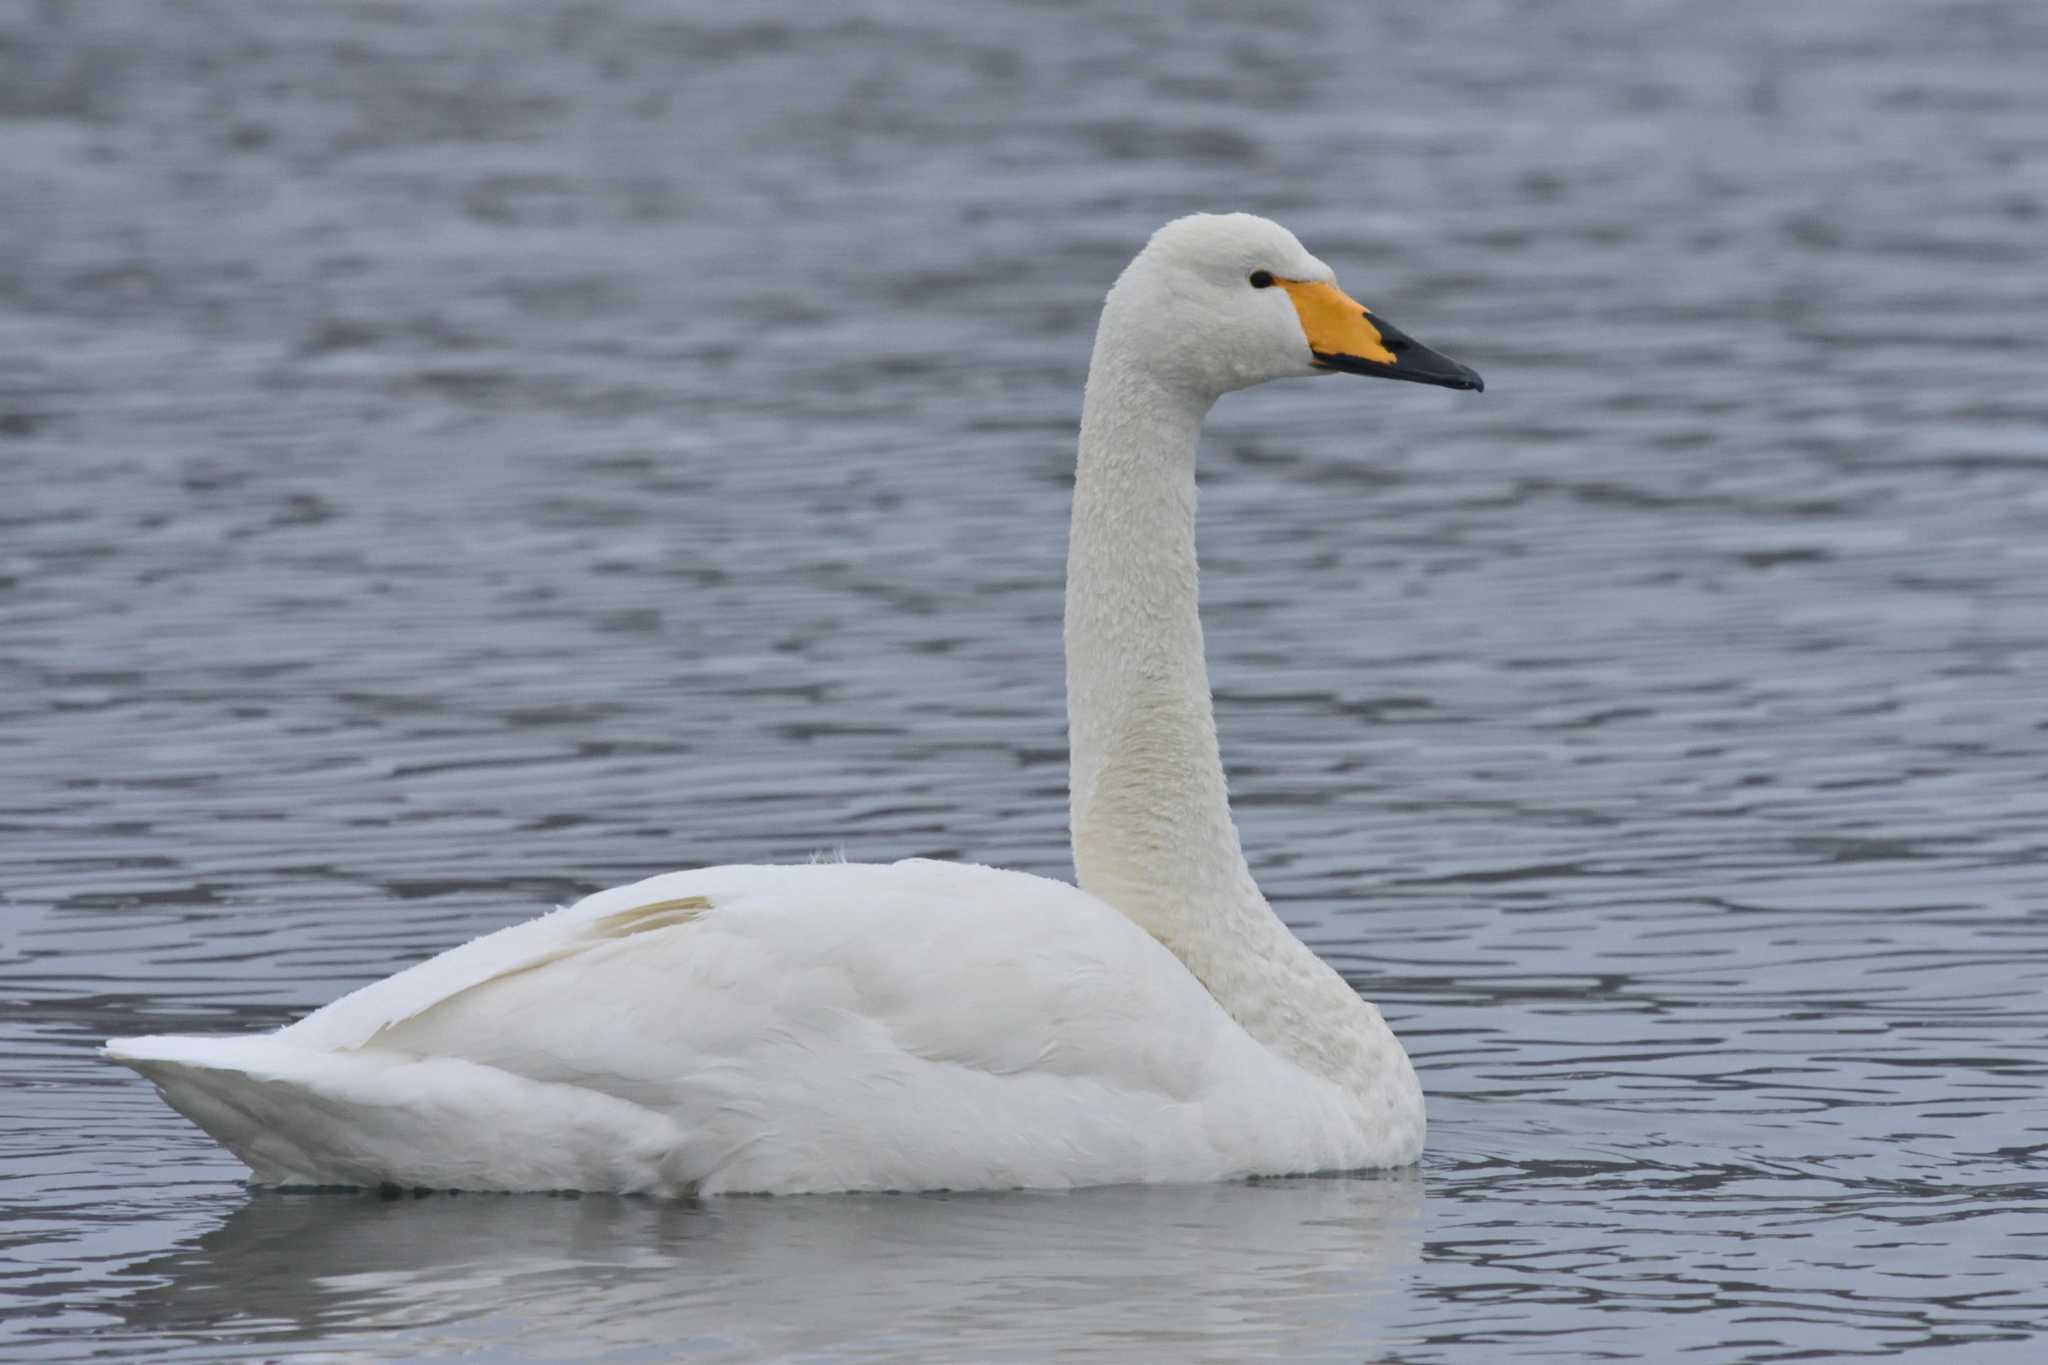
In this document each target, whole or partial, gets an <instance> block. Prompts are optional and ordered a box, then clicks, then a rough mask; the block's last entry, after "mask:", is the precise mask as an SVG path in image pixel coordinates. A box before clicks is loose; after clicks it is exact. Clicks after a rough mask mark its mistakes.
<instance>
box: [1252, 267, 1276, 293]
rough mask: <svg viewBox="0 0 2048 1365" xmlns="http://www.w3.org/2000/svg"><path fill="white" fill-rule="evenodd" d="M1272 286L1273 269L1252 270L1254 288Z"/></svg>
mask: <svg viewBox="0 0 2048 1365" xmlns="http://www.w3.org/2000/svg"><path fill="white" fill-rule="evenodd" d="M1272 287H1273V272H1272V271H1270V270H1254V271H1253V272H1252V288H1254V289H1271V288H1272Z"/></svg>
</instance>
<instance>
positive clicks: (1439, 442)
mask: <svg viewBox="0 0 2048 1365" xmlns="http://www.w3.org/2000/svg"><path fill="white" fill-rule="evenodd" d="M2043 69H2048V11H2044V10H2043V9H2041V8H2040V7H2039V6H2037V5H2033V4H2029V3H2026V0H2010V3H1985V4H1971V5H1953V6H1928V5H1918V4H1909V3H1903V2H1902V0H1900V2H1896V3H1879V2H1876V0H1853V2H1852V0H1838V2H1837V3H1822V4H1808V5H1802V6H1798V7H1785V6H1769V5H1763V4H1741V3H1738V4H1732V5H1716V6H1701V5H1691V4H1683V3H1678V0H1665V2H1650V0H1646V2H1645V3H1640V4H1631V5H1627V6H1618V5H1613V4H1609V3H1604V0H1603V2H1601V3H1594V0H1585V3H1552V4H1544V5H1535V4H1520V3H1506V0H1500V2H1498V3H1487V2H1482V3H1475V4H1466V5H1458V6H1438V7H1433V8H1422V9H1417V8H1414V7H1384V6H1371V7H1367V6H1351V5H1344V4H1340V3H1334V2H1333V3H1328V4H1303V5H1294V6H1289V7H1286V8H1285V9H1282V10H1277V11H1274V12H1272V13H1260V12H1257V11H1256V10H1255V8H1254V7H1240V6H1223V5H1199V4H1188V5H1164V6H1152V7H1148V8H1147V10H1146V12H1145V13H1144V14H1142V15H1140V14H1124V15H1121V16H1117V17H1112V16H1109V15H1106V14H1101V13H1096V12H1081V11H1071V10H1066V9H1061V8H1057V7H1047V6H1036V5H1013V6H995V7H989V6H975V7H951V8H944V9H942V8H938V7H930V8H925V7H916V6H906V5H898V4H891V3H873V4H856V5H838V6H832V7H829V8H826V7H812V6H799V5H795V4H790V5H786V6H767V7H763V6H754V7H750V8H749V9H748V10H747V12H746V14H745V16H744V17H739V16H738V15H737V12H732V13H728V12H727V11H724V10H710V9H703V10H698V9H691V8H688V7H683V6H671V5H666V4H655V3H636V4H626V5H613V6H605V7H591V8H566V7H557V6H540V5H513V6H506V5H490V6H473V5H466V4H431V5H429V4H410V3H396V4H393V3H384V4H367V3H366V4H353V3H337V4H331V5H324V6H319V7H307V6H288V7H268V6H261V5H256V4H238V5H229V4H182V5H163V6H140V5H136V6H127V5H92V6H84V5H80V6H65V5H60V4H26V3H11V4H5V5H0V203H4V204H5V206H6V209H5V218H4V223H5V231H4V233H0V1011H4V1013H0V1039H4V1041H0V1086H4V1088H5V1091H4V1104H0V1108H4V1111H5V1113H6V1119H5V1121H4V1122H0V1169H4V1170H5V1171H6V1173H7V1177H8V1179H7V1181H6V1184H5V1186H4V1188H0V1324H4V1325H0V1354H5V1355H7V1356H9V1357H10V1358H37V1359H63V1358H77V1357H85V1356H91V1355H96V1354H97V1355H104V1356H114V1357H123V1356H131V1355H135V1354H140V1353H149V1354H152V1355H154V1356H156V1357H158V1358H164V1359H180V1358H184V1359H192V1360H219V1359H223V1358H232V1357H237V1356H248V1357H271V1356H278V1355H291V1354H295V1353H298V1352H313V1353H318V1352H330V1353H340V1354H343V1355H349V1356H370V1357H376V1356H391V1357H412V1356H422V1355H436V1354H442V1353H450V1352H455V1351H462V1350H467V1351H475V1352H479V1353H481V1354H482V1355H484V1356H486V1357H504V1358H514V1357H520V1356H530V1357H534V1358H561V1357H565V1356H579V1355H580V1356H605V1357H607V1358H616V1359H621V1360H631V1359H651V1360H667V1359H673V1358H686V1359H688V1358H702V1359H712V1360H717V1359H735V1360H737V1359H752V1358H760V1357H778V1356H786V1357H796V1358H805V1359H904V1360H914V1359H929V1358H934V1357H935V1356H946V1355H954V1356H958V1355H971V1356H974V1357H976V1358H990V1359H994V1358H1006V1359H1038V1358H1044V1357H1047V1356H1049V1355H1050V1354H1052V1353H1053V1351H1054V1350H1055V1349H1058V1350H1062V1351H1065V1352H1068V1353H1070V1354H1072V1355H1073V1356H1074V1357H1076V1358H1087V1357H1095V1358H1117V1357H1123V1358H1154V1359H1166V1358H1172V1359H1210V1360H1240V1359H1244V1358H1247V1357H1248V1356H1251V1355H1254V1354H1257V1353H1258V1352H1260V1351H1265V1352H1268V1353H1270V1354H1272V1355H1275V1356H1280V1357H1288V1358H1300V1359H1332V1360H1356V1359H1360V1358H1373V1359H1384V1360H1400V1361H1466V1360H1473V1359H1487V1360H1505V1359H1530V1360H1537V1359H1560V1360H1582V1359H1587V1358H1592V1357H1605V1358H1615V1359H1638V1358H1641V1359H1671V1358H1678V1357H1681V1356H1682V1355H1683V1354H1684V1353H1686V1352H1690V1351H1697V1352H1699V1353H1700V1354H1701V1355H1702V1356H1703V1357H1704V1358H1708V1359H1717V1360H1718V1359H1757V1360H1769V1359H1778V1358H1791V1357H1795V1356H1796V1357H1803V1358H1830V1357H1846V1356H1863V1355H1872V1354H1884V1353H1890V1352H1901V1353H1914V1354H1917V1355H1919V1356H1920V1358H1922V1359H1927V1360H1931V1361H1932V1360H1940V1361H1947V1360H1958V1359H1971V1360H1976V1359H1985V1360H2000V1359H2010V1360H2015V1361H2023V1360H2033V1359H2036V1358H2037V1356H2038V1352H2039V1351H2040V1349H2041V1347H2040V1343H2039V1341H2038V1340H2037V1339H2036V1338H2037V1334H2039V1333H2040V1332H2041V1331H2042V1328H2043V1325H2044V1323H2048V1252H2044V1247H2048V1241H2044V1238H2048V1156H2044V1154H2048V1098H2044V1096H2048V1086H2044V1064H2043V1061H2042V1056H2043V1045H2044V1040H2048V1006H2044V1003H2043V1001H2044V996H2043V988H2044V985H2048V890H2044V879H2043V876H2042V873H2041V868H2042V864H2043V861H2044V845H2048V708H2044V706H2043V704H2042V696H2043V692H2042V687H2041V682H2040V679H2041V677H2042V675H2043V673H2044V671H2048V588H2044V583H2048V397H2044V390H2043V389H2042V387H2041V385H2040V382H2039V380H2040V376H2041V375H2042V374H2043V373H2044V370H2048V340H2044V338H2048V274H2044V273H2043V272H2042V270H2041V269H2040V262H2041V251H2042V244H2043V241H2044V232H2048V83H2044V82H2043V81H2042V80H2041V77H2040V73H2041V71H2042V70H2043ZM1237 207H1245V208H1252V209H1256V210H1259V211H1262V212H1265V213H1268V214H1270V215H1272V216H1275V217H1278V218H1280V219H1282V220H1283V221H1286V222H1287V223H1288V224H1289V225H1290V226H1292V227H1294V228H1295V229H1296V230H1297V231H1298V232H1299V233H1300V234H1301V235H1302V236H1303V237H1304V238H1305V240H1306V241H1307V242H1308V243H1309V244H1310V246H1311V247H1312V249H1314V250H1316V251H1317V252H1319V253H1320V254H1321V255H1323V256H1324V257H1325V258H1326V259H1328V260H1330V261H1331V262H1332V264H1334V265H1335V266H1336V268H1337V269H1338V271H1339V272H1340V275H1341V277H1342V278H1343V280H1344V282H1345V283H1346V284H1347V286H1348V287H1350V289H1351V290H1352V292H1354V293H1355V294H1357V295H1358V296H1359V297H1361V298H1363V299H1364V300H1366V301H1367V302H1368V303H1371V304H1373V305H1374V306H1377V307H1381V308H1383V309H1384V310H1385V311H1386V312H1387V314H1388V315H1389V316H1391V317H1393V318H1394V319H1395V320H1397V321H1398V322H1400V323H1401V324H1402V325H1403V326H1404V327H1405V328H1407V329H1408V330H1410V331H1411V332H1413V333H1414V334H1415V335H1416V336H1417V337H1419V338H1421V339H1423V340H1424V341H1426V342H1428V343H1430V344H1432V345H1436V346H1439V347H1441V348H1442V349H1444V350H1445V351H1447V352H1448V353H1450V354H1452V355H1455V356H1458V357H1459V358H1461V359H1464V360H1468V361H1470V362H1471V363H1472V364H1473V365H1475V366H1476V367H1477V368H1479V369H1480V370H1481V371H1482V372H1483V373H1484V374H1485V375H1486V376H1487V379H1488V390H1487V392H1486V393H1485V394H1484V395H1483V396H1471V395H1459V394H1452V393H1448V392H1437V391H1432V390H1427V389H1423V388H1420V387H1416V386H1408V385H1370V384H1362V383H1355V382H1346V383H1338V382H1337V381H1335V380H1332V381H1330V382H1328V383H1319V384H1315V385H1299V384H1297V385H1280V386H1272V387H1270V388H1268V389H1267V390H1263V391H1261V392H1258V393H1254V394H1247V395H1243V396H1239V397H1234V398H1232V399H1230V400H1228V401H1226V402H1225V403H1224V404H1222V405H1221V406H1220V407H1219V409H1218V410H1217V413H1216V414H1215V417H1214V419H1213V421H1212V423H1211V428H1210V437H1209V440H1208V442H1207V445H1206V447H1205V452H1204V456H1203V461H1204V463H1203V480H1204V489H1205V491H1204V502H1203V524H1202V537H1203V543H1202V551H1203V555H1204V564H1205V568H1206V570H1207V573H1206V576H1205V581H1204V589H1205V596H1204V607H1205V614H1206V621H1207V624H1208V629H1209V635H1210V640H1209V643H1210V651H1211V656H1212V674H1213V677H1214V680H1215V683H1216V686H1217V689H1218V693H1219V697H1218V710H1219V719H1220V724H1221V726H1222V730H1223V737H1224V747H1225V753H1226V758H1227V760H1228V762H1229V764H1230V767H1231V773H1232V781H1233V787H1234V790H1235V792H1236V794H1237V798H1238V803H1239V810H1240V818H1241V824H1242V826H1243V831H1244V837H1245V841H1246V845H1247V848H1248V849H1249V850H1250V852H1251V856H1252V859H1253V863H1254V866H1255V869H1256V870H1257V872H1258V873H1259V875H1260V877H1261V880H1262V882H1263V884H1264V885H1265V886H1266V888H1267V889H1268V891H1269V892H1270V894H1271V895H1272V896H1273V898H1274V901H1275V903H1276V905H1277V906H1278V907H1279V908H1280V909H1281V911H1282V912H1283V913H1284V914H1285V915H1286V916H1287V918H1288V919H1289V920H1290V922H1291V923H1293V924H1294V925H1296V926H1297V928H1298V929H1299V930H1300V931H1301V932H1302V934H1303V935H1304V936H1305V937H1306V938H1307V939H1308V940H1309V941H1310V942H1312V943H1313V944H1315V945H1316V947H1317V948H1318V949H1319V950H1321V951H1322V952H1324V953H1325V954H1326V955H1327V956H1328V957H1329V958H1330V960H1332V961H1333V962H1335V963H1336V964H1338V965H1339V966H1340V967H1341V968H1342V969H1343V970H1344V971H1345V972H1346V973H1347V975H1349V976H1350V977H1351V978H1352V979H1353V980H1355V981H1356V983H1357V985H1358V986H1359V988H1360V989H1361V990H1362V991H1363V992H1365V993H1366V994H1367V995H1368V996H1370V997H1371V998H1372V999H1374V1000H1376V1001H1378V1002H1380V1004H1381V1005H1382V1007H1383V1008H1384V1009H1385V1010H1386V1012H1387V1014H1388V1016H1389V1018H1390V1019H1391V1020H1393V1022H1394V1023H1395V1025H1396V1027H1397V1028H1398V1029H1399V1030H1400V1032H1401V1033H1402V1035H1403V1037H1404V1038H1406V1039H1407V1040H1408V1043H1409V1045H1410V1048H1411V1051H1412V1052H1413V1054H1414V1056H1415V1058H1416V1061H1417V1064H1418V1066H1419V1067H1420V1069H1421V1071H1422V1074H1423V1077H1424V1080H1425V1084H1426V1085H1427V1087H1428V1089H1429V1092H1430V1096H1431V1116H1432V1128H1431V1146H1430V1151H1429V1155H1428V1157H1427V1158H1426V1160H1425V1161H1424V1163H1423V1164H1422V1166H1421V1168H1420V1170H1419V1171H1418V1172H1411V1173H1406V1174H1400V1175H1395V1176H1391V1177H1376V1178H1371V1179H1364V1180H1343V1179H1337V1180H1311V1181H1280V1182H1264V1183H1252V1184H1243V1185H1231V1186H1221V1187H1215V1188H1202V1189H1186V1190H1114V1191H1096V1192H1085V1193H1078V1194H1068V1195H1037V1194H1030V1195H1014V1196H973V1197H939V1196H922V1197H895V1198H887V1197H869V1198H858V1199H804V1200H770V1201H762V1200H739V1201H726V1202H721V1203H716V1204H711V1205H705V1206H701V1207H699V1206H690V1205H657V1204H651V1203H647V1202H644V1201H632V1200H612V1199H559V1198H524V1197H521V1198H477V1197H473V1196H466V1197H458V1198H437V1199H428V1200H419V1201H414V1200H401V1201H382V1200H378V1199H375V1198H370V1197H351V1196H334V1197H329V1196H280V1195H275V1194H251V1193H249V1192H247V1191H246V1190H245V1189H244V1188H243V1187H242V1186H241V1185H240V1184H239V1167H238V1166H237V1165H236V1164H235V1163H234V1162H233V1161H232V1160H231V1159H229V1158H228V1157H226V1156H225V1155H224V1154H222V1153H220V1152H219V1151H218V1150H216V1149H215V1148H213V1147H212V1146H211V1145H210V1144H209V1143H207V1142H206V1140H205V1139H204V1138H203V1137H201V1136H200V1135H199V1134H198V1133H197V1132H196V1131H195V1130H193V1129H191V1128H189V1127H188V1126H186V1125H185V1124H184V1123H183V1122H182V1121H180V1120H178V1119H177V1118H176V1117H175V1116H174V1115H172V1114H171V1113H170V1112H169V1111H168V1110H166V1109H165V1108H164V1107H163V1106H162V1105H161V1104H160V1103H159V1102H158V1101H157V1100H156V1099H155V1097H154V1096H153V1094H152V1093H151V1092H150V1091H149V1089H148V1087H147V1086H145V1085H142V1084H141V1083H139V1082H138V1081H136V1080H135V1079H134V1078H133V1077H130V1076H128V1075H127V1074H126V1073H122V1072H118V1071H116V1070H114V1069H112V1068H109V1067H106V1066H105V1065H104V1064H101V1063H98V1062H96V1061H95V1060H94V1059H93V1057H92V1055H91V1048H92V1046H93V1045H94V1044H95V1043H96V1042H97V1041H98V1040H100V1039H102V1038H104V1037H106V1036H109V1035H111V1034H118V1033H134V1032H146V1031H158V1030H186V1031H190V1030H208V1029H244V1028H262V1027H269V1026H274V1025H276V1024H280V1023H282V1022H284V1021H286V1020H288V1019H290V1018H293V1017H294V1016H296V1015H297V1014H299V1013H301V1012H303V1011H304V1010H306V1009H309V1008H311V1007H314V1006H316V1005H318V1004H320V1003H322V1002H324V1001H326V1000H328V999H330V998H332V997H333V996H335V995H337V994H339V993H341V992H342V991H344V990H346V989H348V988H350V987H352V986H354V985H357V984H360V983H362V982H365V981H368V980H371V979H374V978H376V977H379V976H382V975H384V974H386V973H388V972H390V971H392V970H393V969H395V968H397V967H400V966H402V965H404V964H406V963H409V962H412V961H416V960H418V959H420V958H422V957H424V956H426V955H428V954H430V953H432V952H435V951H437V950H439V949H441V948H443V947H446V946H448V945H450V944H453V943H455V942H458V941H460V940H462V939H463V938H465V937H468V936H470V935H473V934H476V933H480V932H483V931H485V930H487V929H490V928H493V927H496V926H498V925H500V924H503V923H505V922H507V921H509V920H512V919H515V918H519V917H522V916H524V915H527V914H529V913H531V912H533V911H535V910H537V909H540V908H544V907H545V906H547V905H549V904H552V903H556V902H561V901H566V900H568V899H571V898H573V897H575V896H577V895H579V894H581V893H582V892H584V891H587V890H590V889H593V888H596V887H599V886H603V885H609V884H613V883H617V882H621V881H625V880H629V879H632V878H636V877H640V876H644V875H647V874H650V873H653V872H657V871H661V870H665V869H668V868H671V867H677V866H686V865H690V864H693V863H703V862H722V861H749V860H779V859H793V858H795V859H800V858H805V857H808V856H810V855H812V854H813V853H814V852H817V851H819V850H843V851H844V852H845V853H847V854H848V855H849V856H852V857H856V858H862V859H892V858H898V857H905V856H912V855H928V856H938V857H956V858H968V859H974V860H979V861H986V862H991V863H1000V864H1005V865H1009V866H1015V867H1020V868H1023V869H1026V870H1029V871H1034V872H1039V873H1044V874H1048V875H1064V874H1065V873H1066V872H1067V861H1066V854H1065V851H1064V810H1063V799H1064V759H1065V755H1064V747H1063V734H1062V716H1061V700H1060V692H1059V685H1060V667H1059V661H1058V647H1059V622H1058V616H1059V606H1060V570H1061V563H1060V561H1061V556H1062V553H1063V549H1064V545H1063V539H1064V517H1065V512H1066V500H1067V495H1068V487H1069V479H1070V474H1071V460H1072V439H1073V429H1074V423H1075V419H1076V415H1077V411H1078V402H1079V387H1080V382H1081V378H1082V373H1083V368H1084V366H1085V364H1086V358H1087V352H1088V345H1089V340H1090V329H1091V326H1092V320H1093V315H1094V310H1095V308H1096V307H1097V305H1098V303H1099V301H1100V298H1101V296H1102V293H1103V291H1104V290H1105V289H1106V288H1107V286H1108V283H1109V281H1110V280H1111V279H1112V278H1113V277H1114V274H1115V272H1116V270H1117V269H1118V268H1119V267H1120V266H1121V264H1122V262H1123V261H1124V260H1125V259H1127V258H1128V256H1129V255H1130V254H1131V253H1132V252H1133V251H1134V250H1135V249H1136V247H1137V246H1138V245H1139V244H1140V243H1141V242H1142V241H1143V239H1144V236H1145V234H1146V233H1147V232H1148V231H1150V229H1151V228H1152V227H1154V226H1156V225H1157V223H1159V222H1160V221H1162V220H1164V219H1165V218H1167V217H1170V216H1173V215H1175V214H1178V213H1181V212H1185V211H1188V210H1190V209H1195V208H1237Z"/></svg>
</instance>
